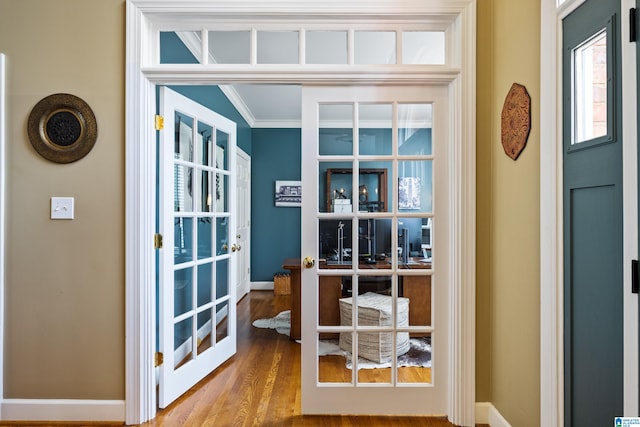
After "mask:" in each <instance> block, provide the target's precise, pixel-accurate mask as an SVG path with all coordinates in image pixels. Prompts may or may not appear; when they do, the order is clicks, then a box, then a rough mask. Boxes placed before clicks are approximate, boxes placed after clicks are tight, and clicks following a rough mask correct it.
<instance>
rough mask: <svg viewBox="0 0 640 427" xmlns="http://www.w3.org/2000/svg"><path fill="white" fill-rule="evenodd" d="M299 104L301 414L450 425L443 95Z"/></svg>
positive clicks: (336, 90) (417, 92)
mask: <svg viewBox="0 0 640 427" xmlns="http://www.w3.org/2000/svg"><path fill="white" fill-rule="evenodd" d="M302 94H303V96H302V99H303V106H302V139H303V140H302V144H303V147H304V150H303V162H302V165H303V166H302V177H303V179H302V183H303V194H304V197H303V205H302V218H303V219H302V221H303V223H302V255H303V257H304V259H303V261H302V262H303V273H302V274H303V277H302V283H303V286H302V411H303V413H316V414H320V413H333V414H336V413H338V414H432V415H436V414H438V415H445V414H446V413H447V398H448V391H449V375H448V373H449V369H450V366H449V356H448V354H449V336H448V334H449V332H448V330H449V327H448V317H449V313H450V309H449V303H448V301H449V297H450V292H449V289H450V287H449V278H448V270H449V258H448V257H449V255H448V252H449V243H448V242H449V241H450V240H451V239H450V235H449V231H448V229H449V219H448V218H449V215H448V209H449V205H450V203H449V200H450V195H449V194H448V190H447V189H448V188H449V185H448V183H447V181H448V176H449V175H448V170H447V169H448V164H449V156H450V149H449V146H448V143H447V142H448V140H449V135H448V134H449V121H450V118H449V108H448V89H447V87H444V86H433V87H427V86H423V87H404V86H403V87H393V88H391V87H365V86H363V87H331V88H329V87H310V86H303V89H302Z"/></svg>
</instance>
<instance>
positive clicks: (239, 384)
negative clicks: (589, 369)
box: [3, 291, 453, 427]
mask: <svg viewBox="0 0 640 427" xmlns="http://www.w3.org/2000/svg"><path fill="white" fill-rule="evenodd" d="M288 304H289V303H288V296H274V295H273V293H272V292H267V291H254V292H251V293H250V294H249V295H247V296H246V297H245V298H244V299H243V300H242V301H240V303H239V304H238V330H237V331H238V351H237V354H236V355H235V356H234V357H233V358H231V359H230V360H229V361H227V362H226V363H225V364H224V365H222V366H221V367H220V368H218V369H217V370H216V371H215V372H213V373H212V374H210V375H209V376H207V377H206V378H204V379H203V380H202V381H200V382H199V383H198V384H197V385H196V386H195V387H193V388H192V389H191V390H189V391H188V392H187V393H185V394H184V395H183V396H181V397H180V398H179V399H178V400H177V401H176V402H174V403H173V404H172V405H170V406H169V407H168V408H166V409H163V410H160V411H159V412H158V414H157V417H156V418H155V419H154V420H152V421H149V422H147V423H144V424H142V426H148V427H182V426H189V427H191V426H194V427H200V426H216V427H226V426H238V427H239V426H256V427H262V426H264V427H271V426H273V427H275V426H278V427H279V426H327V427H329V426H368V427H371V426H394V427H402V426H425V427H451V426H453V424H451V423H449V422H448V421H447V420H446V419H441V418H423V417H376V416H303V415H301V414H300V406H301V405H300V399H301V395H300V345H299V344H297V343H296V342H295V341H292V340H290V339H289V338H288V337H287V336H285V335H281V334H278V333H277V332H276V331H274V330H270V329H258V328H255V327H253V326H252V323H253V321H254V320H255V319H259V318H266V317H273V316H275V315H276V314H278V313H279V312H281V311H282V310H285V309H288V308H289V307H288ZM343 360H344V359H343ZM340 363H343V361H342V362H340ZM3 425H4V424H3ZM7 425H12V426H26V425H27V424H25V423H9V424H7ZM28 425H32V426H33V425H37V426H40V427H47V426H60V425H75V426H79V425H85V426H86V425H102V426H105V425H109V424H108V423H96V424H86V423H74V424H69V423H66V424H56V423H35V424H34V423H31V424H28ZM111 425H113V424H111Z"/></svg>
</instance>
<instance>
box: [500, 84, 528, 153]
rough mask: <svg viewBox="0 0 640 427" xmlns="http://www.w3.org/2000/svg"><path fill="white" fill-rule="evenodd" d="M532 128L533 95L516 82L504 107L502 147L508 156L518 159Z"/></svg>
mask: <svg viewBox="0 0 640 427" xmlns="http://www.w3.org/2000/svg"><path fill="white" fill-rule="evenodd" d="M530 130H531V97H529V93H528V92H527V89H526V88H525V87H524V86H522V85H520V84H518V83H514V84H513V85H511V89H510V90H509V93H508V94H507V97H506V98H505V100H504V105H503V107H502V147H503V148H504V152H505V154H506V155H507V156H509V157H511V158H512V159H513V160H516V159H517V158H518V156H519V155H520V153H521V152H522V150H523V149H524V147H525V145H527V139H528V138H529V131H530Z"/></svg>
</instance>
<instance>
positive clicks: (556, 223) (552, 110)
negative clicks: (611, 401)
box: [540, 0, 639, 427]
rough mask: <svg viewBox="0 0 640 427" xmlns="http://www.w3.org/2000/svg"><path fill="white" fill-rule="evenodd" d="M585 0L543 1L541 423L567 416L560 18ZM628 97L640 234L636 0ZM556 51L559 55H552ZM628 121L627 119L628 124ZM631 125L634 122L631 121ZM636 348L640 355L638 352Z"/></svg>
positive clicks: (625, 3) (626, 161)
mask: <svg viewBox="0 0 640 427" xmlns="http://www.w3.org/2000/svg"><path fill="white" fill-rule="evenodd" d="M584 1H585V0H566V1H565V2H564V3H563V4H562V5H560V6H557V0H542V1H541V20H540V425H544V426H550V427H555V426H562V425H563V423H564V397H563V396H564V369H563V360H564V354H563V336H564V328H563V321H562V319H563V316H564V309H563V295H562V293H563V283H564V279H563V274H564V271H563V223H562V218H563V208H562V185H563V183H562V171H563V168H562V162H563V161H562V125H563V122H562V93H563V91H562V89H563V87H562V20H563V19H564V18H565V17H566V16H567V15H569V14H570V13H571V12H573V11H574V10H575V9H576V8H578V7H579V6H580V5H581V4H582V3H584ZM621 4H622V8H621V11H622V15H623V16H621V19H620V21H621V22H620V26H621V31H622V46H621V49H622V64H623V65H622V85H623V89H622V92H623V94H631V95H630V96H623V100H622V102H623V104H622V114H623V117H622V121H623V132H622V138H623V153H624V154H623V187H624V188H625V191H624V194H625V200H624V204H623V215H624V219H623V223H624V231H623V235H625V236H637V235H638V232H637V228H638V210H637V206H638V204H637V195H638V191H637V155H636V141H637V129H636V125H635V123H636V117H637V116H636V108H637V100H636V96H635V94H636V81H635V78H636V72H635V68H636V65H635V57H636V54H635V45H634V44H632V43H629V42H628V38H627V37H626V36H625V34H628V26H629V20H628V19H627V16H626V15H625V11H627V10H628V9H629V8H630V7H635V5H634V4H633V0H621ZM549 52H555V55H549ZM625 124H627V125H625ZM628 124H631V125H628ZM637 258H638V242H637V239H636V238H635V237H634V238H632V239H625V242H624V260H623V262H624V270H623V271H624V283H623V286H624V290H625V293H624V295H625V296H624V302H623V306H624V315H623V317H624V320H623V323H624V328H625V330H624V353H625V359H624V372H625V383H624V385H623V387H624V396H625V397H624V413H625V414H629V415H630V416H632V415H636V414H637V413H638V410H639V408H638V366H637V356H638V328H637V313H638V301H637V295H636V296H635V298H633V296H631V295H630V293H629V290H630V289H631V269H630V268H627V266H630V264H631V259H637ZM634 354H635V362H634V360H633V359H634V357H632V356H633V355H634Z"/></svg>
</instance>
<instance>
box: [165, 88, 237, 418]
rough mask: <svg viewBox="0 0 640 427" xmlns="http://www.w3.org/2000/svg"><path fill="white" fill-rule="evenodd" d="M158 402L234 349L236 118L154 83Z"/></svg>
mask: <svg viewBox="0 0 640 427" xmlns="http://www.w3.org/2000/svg"><path fill="white" fill-rule="evenodd" d="M160 110H161V112H162V115H163V116H164V120H165V128H164V130H162V131H161V132H160V149H159V154H160V168H159V170H160V180H159V207H160V209H159V218H160V220H159V228H160V234H162V236H163V240H164V242H163V248H162V249H161V250H160V268H159V273H160V274H159V282H160V286H159V300H160V303H159V308H158V309H159V316H158V319H159V324H160V334H159V348H160V351H161V352H162V354H163V355H164V362H163V363H162V365H161V366H160V378H159V380H160V382H159V386H160V387H159V406H160V407H161V408H164V407H166V406H167V405H168V404H170V403H171V402H172V401H173V400H175V399H176V398H177V397H178V396H180V395H181V394H182V393H184V392H185V391H186V390H188V389H189V388H191V387H192V386H193V385H194V384H195V383H196V382H198V381H199V380H200V379H202V378H203V377H204V376H205V375H207V374H208V373H210V372H211V371H213V370H214V369H215V368H217V367H218V366H219V365H220V364H221V363H223V362H224V361H225V360H227V359H228V358H229V357H231V356H232V355H233V354H235V351H236V320H235V319H236V308H235V307H236V303H235V286H230V284H232V283H235V280H234V276H235V274H236V268H235V262H236V261H235V257H234V256H233V253H234V252H235V251H234V249H237V246H236V245H235V244H234V243H235V242H234V241H233V236H235V235H236V233H235V226H236V225H235V216H234V215H235V213H234V212H233V210H234V209H233V208H234V207H235V206H236V205H235V195H234V193H233V192H232V191H231V190H232V189H233V188H235V184H234V182H235V181H234V180H235V176H234V173H233V171H234V166H235V158H236V125H235V123H233V122H231V121H230V120H228V119H226V118H224V117H222V116H220V115H219V114H217V113H215V112H213V111H211V110H209V109H207V108H205V107H203V106H202V105H200V104H198V103H195V102H193V101H191V100H189V99H188V98H186V97H184V96H182V95H180V94H178V93H176V92H174V91H173V90H171V89H169V88H165V87H162V88H160Z"/></svg>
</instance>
